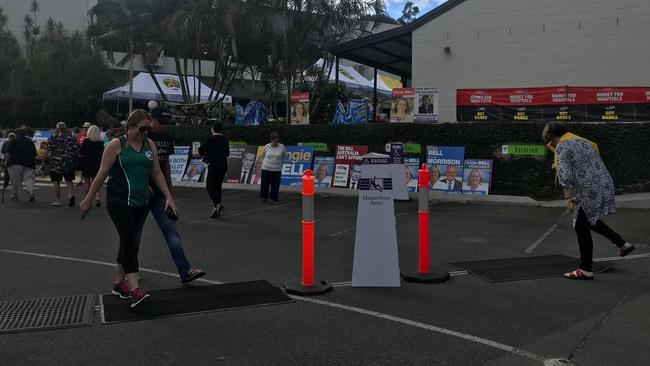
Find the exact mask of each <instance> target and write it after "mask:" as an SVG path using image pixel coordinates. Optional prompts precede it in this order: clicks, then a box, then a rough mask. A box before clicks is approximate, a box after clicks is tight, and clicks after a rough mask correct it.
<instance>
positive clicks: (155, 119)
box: [147, 108, 205, 283]
mask: <svg viewBox="0 0 650 366" xmlns="http://www.w3.org/2000/svg"><path fill="white" fill-rule="evenodd" d="M166 117H167V116H165V114H164V112H163V110H162V108H156V109H154V110H152V111H151V131H150V132H148V134H147V137H148V138H149V139H151V140H152V141H153V142H154V144H155V145H156V148H157V149H158V162H159V164H160V170H161V171H162V173H163V176H164V177H165V182H166V183H167V189H168V190H169V192H170V193H171V192H172V179H171V167H170V165H169V156H170V155H172V154H174V140H173V139H172V137H171V136H169V134H168V133H167V132H165V130H164V129H163V126H162V124H161V122H162V123H164V122H167V121H168V120H167V118H166ZM149 187H150V188H151V190H150V196H149V201H148V204H147V208H148V210H149V211H151V214H152V215H153V217H154V219H155V220H156V223H157V224H158V227H159V228H160V231H161V233H162V234H163V236H164V237H165V241H166V242H167V247H169V252H170V253H171V256H172V259H173V260H174V264H176V268H177V269H178V274H179V275H180V277H181V282H182V283H188V282H191V281H194V280H196V279H198V278H200V277H203V276H204V275H205V272H204V271H203V270H201V269H198V268H192V267H191V265H190V262H189V261H188V260H187V257H186V256H185V251H184V250H183V244H182V241H181V236H180V234H179V233H178V227H177V226H176V221H174V219H173V218H170V217H168V216H167V213H166V212H165V196H164V195H163V193H162V191H161V190H160V188H158V186H156V184H152V182H149Z"/></svg>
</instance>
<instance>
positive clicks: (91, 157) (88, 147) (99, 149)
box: [79, 125, 104, 207]
mask: <svg viewBox="0 0 650 366" xmlns="http://www.w3.org/2000/svg"><path fill="white" fill-rule="evenodd" d="M103 153H104V140H103V139H102V136H101V131H100V129H99V127H97V126H95V125H92V126H90V128H89V129H88V135H87V137H86V138H85V139H84V140H83V142H82V143H81V149H80V150H79V163H80V165H81V176H82V177H83V182H84V197H85V196H87V195H88V191H89V190H90V185H91V184H92V183H93V180H95V177H96V176H97V172H99V166H100V165H101V163H102V154H103ZM100 191H101V186H100V189H99V191H97V196H96V198H97V200H96V204H95V205H96V206H97V207H101V206H102V201H101V198H100V196H101V195H100Z"/></svg>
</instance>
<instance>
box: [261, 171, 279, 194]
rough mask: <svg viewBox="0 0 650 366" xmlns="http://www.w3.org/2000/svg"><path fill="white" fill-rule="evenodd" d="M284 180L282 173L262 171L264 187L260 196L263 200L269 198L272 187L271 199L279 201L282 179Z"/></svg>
mask: <svg viewBox="0 0 650 366" xmlns="http://www.w3.org/2000/svg"><path fill="white" fill-rule="evenodd" d="M281 178H282V172H281V171H277V172H274V171H270V170H264V169H262V186H261V187H260V196H261V197H262V199H264V200H265V199H268V198H269V186H271V199H272V200H273V201H277V200H278V192H279V191H280V179H281Z"/></svg>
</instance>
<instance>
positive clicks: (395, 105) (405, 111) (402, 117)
mask: <svg viewBox="0 0 650 366" xmlns="http://www.w3.org/2000/svg"><path fill="white" fill-rule="evenodd" d="M414 106H415V88H395V89H393V100H392V102H391V106H390V122H395V123H403V122H413V120H414V116H415V113H414V111H413V109H414Z"/></svg>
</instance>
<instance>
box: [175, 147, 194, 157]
mask: <svg viewBox="0 0 650 366" xmlns="http://www.w3.org/2000/svg"><path fill="white" fill-rule="evenodd" d="M189 154H190V147H189V146H174V155H189Z"/></svg>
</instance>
